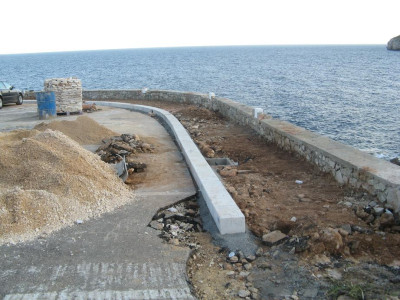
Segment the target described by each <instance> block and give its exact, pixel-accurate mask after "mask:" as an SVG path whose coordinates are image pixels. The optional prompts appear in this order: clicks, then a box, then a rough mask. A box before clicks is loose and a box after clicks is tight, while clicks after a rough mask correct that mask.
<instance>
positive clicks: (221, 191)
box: [27, 100, 245, 234]
mask: <svg viewBox="0 0 400 300" xmlns="http://www.w3.org/2000/svg"><path fill="white" fill-rule="evenodd" d="M35 102H36V101H34V100H33V101H32V103H35ZM27 103H31V102H27ZM86 103H87V104H93V103H96V105H98V106H110V107H115V108H123V109H129V110H133V111H137V112H142V113H154V114H155V115H157V116H158V117H159V118H161V119H162V120H163V121H164V122H165V123H166V125H167V126H168V127H169V129H170V130H171V132H172V133H173V135H174V138H175V139H176V141H177V144H178V146H179V148H180V150H181V151H182V153H183V156H184V158H185V160H186V162H187V164H188V166H189V169H190V172H191V174H192V176H193V178H194V180H195V182H196V184H197V186H198V188H199V190H200V192H201V194H202V196H203V198H204V200H205V201H206V203H207V207H208V209H209V210H210V213H211V215H212V217H213V219H214V222H215V224H216V225H217V227H218V230H219V232H220V233H221V234H233V233H243V232H245V217H244V215H243V213H242V212H241V211H240V209H239V207H238V206H237V205H236V203H235V201H234V200H233V199H232V197H231V196H230V194H229V193H228V192H227V191H226V189H225V187H224V185H223V184H222V183H221V181H220V180H219V179H218V177H217V175H216V174H215V173H214V171H213V170H212V168H211V167H210V166H209V164H208V163H207V161H206V160H205V159H204V157H203V155H202V154H201V152H200V151H199V149H198V148H197V146H196V144H195V143H194V142H193V140H192V138H191V137H190V136H189V134H188V133H187V131H186V129H185V128H184V127H183V126H182V124H181V123H180V122H179V121H178V120H177V119H176V118H175V117H174V116H173V115H172V114H171V113H169V112H167V111H165V110H163V109H159V108H155V107H151V106H145V105H136V104H128V103H120V102H103V101H86Z"/></svg>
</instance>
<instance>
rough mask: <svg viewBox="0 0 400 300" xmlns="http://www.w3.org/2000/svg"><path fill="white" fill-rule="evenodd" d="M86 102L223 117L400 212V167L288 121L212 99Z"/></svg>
mask: <svg viewBox="0 0 400 300" xmlns="http://www.w3.org/2000/svg"><path fill="white" fill-rule="evenodd" d="M83 98H84V99H87V100H110V99H112V100H129V99H137V100H149V103H151V100H159V101H169V102H177V103H188V104H195V105H198V106H202V107H205V108H208V109H211V110H213V111H218V112H219V113H221V114H222V115H223V116H225V117H227V118H229V119H230V120H232V121H234V122H235V123H237V124H240V125H245V126H249V127H251V128H252V129H254V130H255V131H256V132H257V133H258V134H260V136H262V137H263V138H265V139H266V140H267V141H269V142H271V143H274V144H276V145H278V146H279V147H280V148H282V149H284V150H287V151H291V152H294V153H296V154H298V155H299V156H301V157H303V158H305V159H306V160H307V161H309V162H310V163H312V164H314V165H316V166H317V167H318V168H319V169H320V170H321V171H323V172H326V173H331V174H332V175H333V176H334V178H335V179H336V181H337V182H338V183H339V184H340V185H349V186H351V187H354V188H362V189H364V190H365V191H367V192H369V193H370V194H372V195H376V196H377V197H378V198H379V200H380V201H381V202H382V204H383V205H384V206H385V207H386V208H390V209H392V210H393V211H394V212H396V213H399V212H400V167H399V166H396V165H394V164H392V163H390V162H387V161H384V160H382V159H378V158H376V157H373V156H372V155H369V154H368V153H364V152H361V151H359V150H357V149H355V148H353V147H350V146H347V145H344V144H342V143H339V142H336V141H333V140H331V139H329V138H327V137H324V136H321V135H319V134H316V133H313V132H310V131H308V130H306V129H304V128H301V127H298V126H295V125H293V124H290V123H288V122H285V121H280V120H277V119H272V117H270V116H266V115H264V117H265V118H264V119H260V118H254V116H253V109H252V108H251V107H249V106H247V105H244V104H241V103H238V102H235V101H233V100H231V99H227V98H221V97H209V95H207V94H200V93H193V92H180V91H165V90H147V91H146V93H142V91H141V90H86V91H83Z"/></svg>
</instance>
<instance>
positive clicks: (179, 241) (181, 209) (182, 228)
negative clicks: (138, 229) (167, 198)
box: [149, 200, 203, 249]
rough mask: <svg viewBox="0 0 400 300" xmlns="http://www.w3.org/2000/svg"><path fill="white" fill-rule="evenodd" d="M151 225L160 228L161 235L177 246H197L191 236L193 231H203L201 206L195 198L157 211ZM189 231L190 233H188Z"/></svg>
mask: <svg viewBox="0 0 400 300" xmlns="http://www.w3.org/2000/svg"><path fill="white" fill-rule="evenodd" d="M149 226H150V227H151V228H153V229H156V230H160V231H161V233H160V235H159V236H160V237H161V238H162V239H164V240H165V241H167V242H168V243H170V244H173V245H175V246H177V245H182V246H187V247H190V248H192V249H193V248H197V247H198V245H197V244H196V243H194V242H193V239H191V237H190V233H192V232H202V231H203V228H202V221H201V218H200V214H199V206H198V204H197V203H196V201H195V200H189V201H185V202H181V203H179V204H177V205H175V206H173V207H170V208H168V209H165V210H162V211H160V212H159V213H157V214H156V215H155V216H154V217H153V220H152V221H151V222H150V224H149ZM188 233H189V234H188Z"/></svg>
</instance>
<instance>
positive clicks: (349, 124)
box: [0, 45, 400, 160]
mask: <svg viewBox="0 0 400 300" xmlns="http://www.w3.org/2000/svg"><path fill="white" fill-rule="evenodd" d="M71 76H74V77H78V78H80V79H81V80H82V85H83V88H84V89H141V88H144V87H147V88H149V89H165V90H179V91H194V92H202V93H208V92H213V93H215V94H216V96H221V97H227V98H230V99H232V100H235V101H238V102H241V103H244V104H247V105H250V106H255V107H261V108H263V109H264V112H265V113H267V114H270V115H272V116H273V117H274V118H279V119H282V120H286V121H289V122H291V123H293V124H296V125H298V126H301V127H304V128H306V129H308V130H311V131H314V132H317V133H320V134H322V135H326V136H328V137H330V138H332V139H334V140H337V141H340V142H343V143H345V144H348V145H351V146H353V147H355V148H358V149H359V150H361V151H365V152H367V153H370V154H371V155H374V156H377V157H379V158H383V159H386V160H389V159H391V158H394V157H399V156H400V52H399V51H388V50H386V47H385V45H357V46H355V45H354V46H353V45H351V46H350V45H349V46H343V45H340V46H229V47H228V46H227V47H184V48H149V49H124V50H101V51H79V52H58V53H38V54H18V55H15V54H14V55H0V79H2V80H4V81H7V82H9V83H10V84H13V85H15V86H16V87H18V88H20V89H24V90H42V89H43V83H44V80H45V79H47V78H55V77H71ZM0 117H1V115H0Z"/></svg>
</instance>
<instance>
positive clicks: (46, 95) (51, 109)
mask: <svg viewBox="0 0 400 300" xmlns="http://www.w3.org/2000/svg"><path fill="white" fill-rule="evenodd" d="M36 103H37V106H38V113H39V120H44V119H50V118H55V117H57V111H56V95H55V94H54V92H38V93H36Z"/></svg>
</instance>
